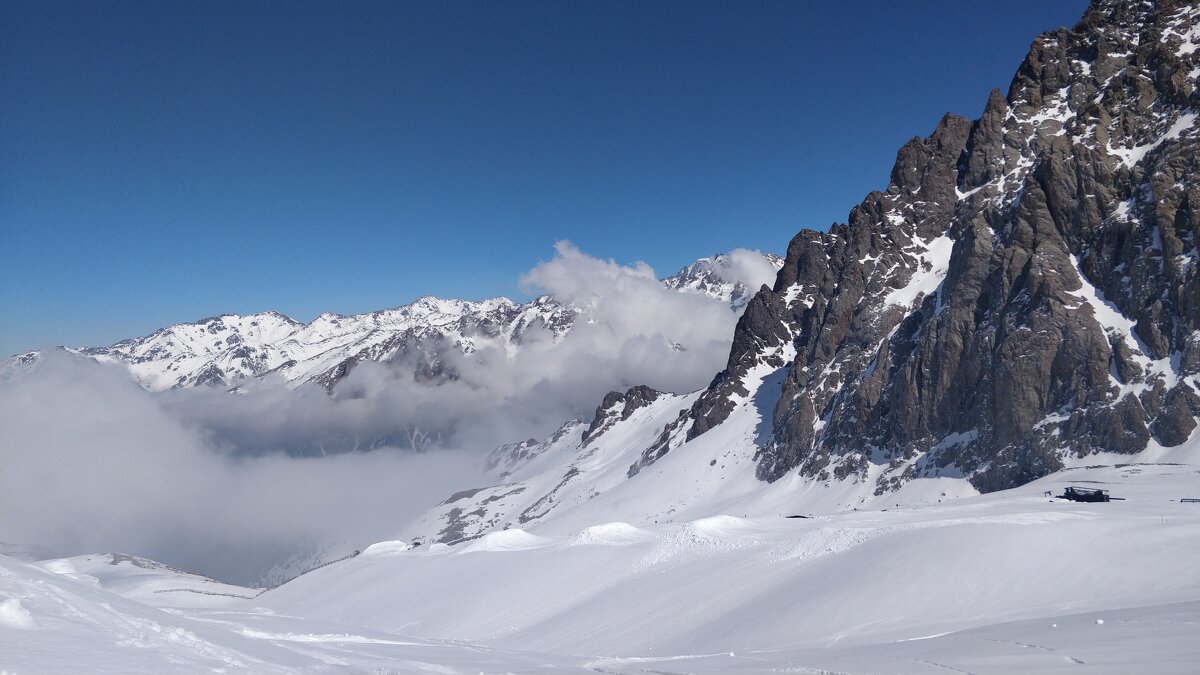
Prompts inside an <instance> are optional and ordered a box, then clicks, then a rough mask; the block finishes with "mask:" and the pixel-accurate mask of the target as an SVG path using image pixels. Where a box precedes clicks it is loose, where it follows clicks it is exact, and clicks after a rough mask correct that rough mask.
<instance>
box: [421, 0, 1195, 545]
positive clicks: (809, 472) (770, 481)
mask: <svg viewBox="0 0 1200 675" xmlns="http://www.w3.org/2000/svg"><path fill="white" fill-rule="evenodd" d="M1198 25H1200V7H1198V6H1197V5H1196V4H1195V3H1182V4H1172V3H1163V4H1161V5H1155V4H1153V3H1143V4H1137V5H1132V4H1128V3H1122V2H1096V3H1095V4H1093V6H1092V7H1091V9H1089V10H1088V12H1087V14H1086V15H1085V17H1084V18H1083V20H1082V21H1081V22H1080V23H1079V25H1077V26H1076V27H1075V29H1074V30H1070V31H1068V30H1065V29H1064V30H1060V31H1056V32H1054V33H1047V34H1045V35H1042V36H1040V37H1039V38H1037V40H1036V41H1035V42H1034V44H1033V47H1032V48H1031V50H1030V53H1029V56H1028V57H1027V58H1026V59H1025V61H1024V63H1023V64H1022V65H1021V67H1020V69H1019V70H1018V72H1017V75H1016V76H1015V78H1014V80H1013V83H1012V86H1011V87H1010V91H1009V93H1008V95H1007V97H1006V96H1003V95H1001V94H1000V92H998V91H994V92H992V94H991V96H990V97H989V98H988V100H987V103H986V106H985V108H984V113H983V116H982V117H981V118H980V119H978V120H976V121H974V122H971V121H968V120H965V119H962V118H959V117H955V116H952V115H947V116H946V117H945V118H944V119H943V120H942V121H941V122H940V123H939V124H938V126H937V128H936V129H935V131H934V133H933V134H932V135H931V136H929V137H928V138H923V139H922V138H917V139H913V140H912V141H910V142H909V143H907V144H906V145H905V146H904V147H903V148H902V149H901V150H900V152H899V153H898V156H897V160H896V165H895V167H894V168H893V170H892V174H891V182H890V184H889V185H888V187H887V189H886V190H885V191H883V192H874V193H872V194H870V195H869V196H868V197H867V198H866V199H865V200H864V201H863V202H862V203H861V204H860V205H858V206H856V207H855V208H854V209H853V210H852V211H851V213H850V218H849V222H848V224H843V225H836V226H835V227H833V228H832V229H831V230H830V231H829V232H814V231H809V230H805V231H802V232H800V233H799V234H798V235H796V237H795V238H794V239H793V240H792V242H791V245H790V246H789V248H788V255H787V258H786V260H785V262H784V265H783V267H782V269H781V271H780V272H779V275H778V277H777V279H776V281H775V284H774V287H773V288H765V287H764V288H763V289H762V290H760V291H759V292H758V293H757V294H756V295H755V296H754V298H753V299H752V300H750V302H749V304H748V305H747V308H746V310H745V312H744V314H743V315H742V317H741V319H740V320H739V322H738V325H737V329H736V332H735V335H734V340H733V347H732V349H731V352H730V356H729V360H728V364H727V366H726V368H725V369H724V370H723V371H722V372H720V373H718V374H717V376H716V377H715V378H714V379H713V380H712V383H711V384H710V386H709V387H708V388H706V389H705V390H703V391H700V392H696V393H694V394H691V395H687V396H677V395H674V394H666V393H661V392H653V391H651V390H647V389H645V388H635V389H631V390H629V391H627V392H614V393H613V394H610V395H609V397H608V398H606V399H605V400H604V402H603V403H602V404H601V406H600V408H599V409H598V410H597V413H596V418H595V420H594V421H593V422H592V423H591V424H590V426H589V427H588V429H587V430H586V431H584V430H583V426H582V425H581V424H578V423H570V424H569V425H568V426H567V427H564V429H563V431H562V432H560V434H557V435H556V436H555V437H554V438H551V439H550V440H548V441H546V442H544V443H537V442H527V443H524V444H519V445H516V446H508V447H505V448H501V449H499V450H498V451H497V454H496V455H494V456H493V457H492V458H491V460H490V464H491V465H492V466H494V467H496V468H497V469H498V470H499V473H498V474H496V475H495V478H496V481H497V484H496V485H493V486H489V487H486V488H484V489H481V490H479V491H477V492H474V493H460V494H459V495H455V496H454V497H452V498H451V499H450V500H447V501H446V502H445V503H443V504H442V505H440V506H438V507H437V508H435V509H433V510H432V511H431V512H429V513H428V514H426V516H425V517H424V518H422V519H421V521H420V522H418V523H417V524H416V525H415V526H414V527H413V528H411V529H410V530H408V531H407V532H405V535H406V536H408V537H410V538H413V539H414V540H420V541H426V542H428V541H441V542H449V541H457V540H461V539H467V538H471V537H478V536H482V535H484V534H486V533H488V532H490V531H494V530H499V529H504V528H512V527H529V526H531V524H533V523H543V524H545V525H544V526H545V527H551V528H554V527H566V528H573V527H581V526H586V525H588V524H594V523H595V522H600V521H603V520H621V521H628V522H633V523H635V524H646V523H652V522H657V521H659V520H663V519H672V520H673V519H680V518H683V519H689V518H699V517H704V516H706V515H711V514H714V513H739V514H750V515H760V516H761V515H766V514H777V513H783V512H786V511H789V510H792V509H805V510H811V511H815V512H826V511H830V510H840V509H846V508H854V507H856V506H860V505H863V504H866V503H869V502H871V501H873V500H881V499H882V500H886V501H888V502H892V503H928V502H930V501H931V500H934V501H936V500H937V499H943V498H948V497H956V496H963V495H966V494H973V493H975V492H976V491H989V490H995V489H1001V488H1008V487H1013V486H1017V485H1021V484H1023V483H1026V482H1028V481H1030V480H1033V479H1035V478H1038V477H1040V476H1044V475H1046V474H1049V473H1051V472H1053V471H1055V470H1058V469H1062V468H1064V467H1071V466H1079V465H1081V464H1086V463H1096V462H1102V461H1110V462H1120V461H1131V460H1132V459H1134V458H1142V459H1147V458H1149V459H1152V460H1155V461H1157V460H1161V459H1162V458H1166V457H1177V458H1179V459H1181V461H1189V462H1191V461H1196V460H1197V459H1200V458H1197V457H1194V456H1193V455H1192V454H1189V452H1191V451H1184V450H1182V448H1186V447H1191V448H1193V449H1194V448H1195V447H1196V443H1195V439H1196V438H1197V437H1198V436H1200V425H1198V421H1200V267H1198V266H1197V265H1196V260H1197V256H1198V255H1200V253H1198V249H1197V245H1198V244H1200V208H1198V207H1197V205H1200V182H1197V180H1196V177H1197V176H1200V125H1197V113H1196V110H1198V109H1200V82H1198V81H1197V77H1198V76H1200V49H1198V48H1197V44H1198V43H1200V29H1197V28H1196V26H1198ZM1189 439H1191V440H1192V442H1191V443H1190V444H1189ZM1193 454H1194V453H1193ZM552 523H561V525H559V524H552Z"/></svg>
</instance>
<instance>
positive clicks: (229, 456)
mask: <svg viewBox="0 0 1200 675" xmlns="http://www.w3.org/2000/svg"><path fill="white" fill-rule="evenodd" d="M756 260H757V261H759V262H761V257H758V256H757V254H751V253H750V252H747V253H746V254H745V255H742V256H739V257H737V258H735V259H734V261H735V263H736V264H737V265H740V266H742V267H743V268H744V270H743V271H742V272H740V273H742V274H744V275H745V281H746V282H747V283H748V285H749V286H750V288H755V287H756V285H752V284H756V283H757V282H761V281H762V280H763V279H764V278H768V277H769V276H770V275H772V274H773V272H774V271H773V268H772V269H770V270H769V271H768V270H766V269H765V268H764V267H763V266H762V265H759V264H758V262H756ZM766 265H767V266H768V267H769V263H766ZM768 280H769V279H768ZM522 284H523V286H524V288H526V289H528V290H529V291H530V292H540V293H547V294H551V295H554V296H555V297H556V298H558V299H560V300H562V301H564V302H568V303H571V304H573V305H576V306H578V307H581V308H583V310H584V312H585V316H584V318H583V319H581V320H579V321H577V322H576V324H575V326H574V328H573V329H572V331H571V332H570V333H569V334H568V335H567V337H565V338H563V339H561V340H557V341H556V340H555V339H553V336H552V335H551V334H550V333H549V332H546V333H544V334H536V333H535V334H531V335H530V336H529V337H528V338H527V339H526V341H525V342H524V343H523V344H522V345H521V348H520V349H519V350H517V351H516V352H515V353H508V352H506V351H505V350H503V349H499V348H493V347H484V348H481V349H479V350H478V351H476V352H473V353H471V354H467V355H463V354H461V353H459V352H457V351H455V350H447V351H445V352H444V353H442V354H441V355H440V357H441V358H442V359H444V360H445V361H446V363H447V365H448V366H449V367H450V369H451V370H452V371H453V372H455V373H457V377H456V378H455V379H450V380H448V381H445V382H442V383H440V384H438V385H436V386H434V385H430V384H428V383H421V382H417V381H415V380H414V378H413V377H412V372H413V371H412V364H410V363H393V364H378V363H373V362H368V363H363V364H361V365H360V366H359V367H357V368H355V369H354V371H353V372H352V373H351V374H350V376H349V377H348V378H346V380H344V381H343V382H342V383H340V384H339V386H338V388H337V390H336V391H335V394H334V395H333V396H330V395H329V394H328V393H326V392H325V391H324V390H323V389H320V388H318V387H315V386H302V387H300V388H298V389H292V388H288V387H286V386H285V385H284V384H283V383H282V382H280V381H273V380H270V379H266V380H262V381H256V382H254V383H251V384H250V385H248V386H246V387H244V388H243V390H242V392H241V393H240V394H230V393H227V392H224V391H220V390H216V389H194V390H176V391H170V392H164V393H161V394H152V393H149V392H146V391H145V390H143V389H141V388H140V387H138V386H136V385H135V384H134V383H132V382H131V380H130V378H129V376H128V374H127V373H126V372H125V371H124V370H123V369H121V368H119V367H117V366H109V365H100V364H96V363H93V362H90V361H86V360H83V359H79V358H75V357H71V356H69V355H65V354H57V355H56V354H47V355H46V357H45V358H43V359H42V360H41V362H40V363H39V364H38V365H37V367H36V368H35V369H34V370H33V371H30V372H27V373H24V374H23V375H17V376H14V377H10V378H9V379H8V380H6V381H4V382H2V383H0V541H3V542H6V543H9V544H20V545H25V546H42V547H46V548H48V549H50V550H51V551H54V552H55V553H56V554H60V555H66V554H78V553H86V552H102V551H121V552H126V553H133V554H138V555H144V556H147V557H150V558H155V559H160V560H164V561H166V562H171V563H174V564H177V565H181V566H184V567H189V568H192V569H197V570H199V571H202V572H205V573H208V574H211V575H214V576H218V577H220V578H225V579H229V580H233V581H239V582H243V583H244V582H252V581H255V580H257V578H258V576H259V575H261V574H262V573H264V572H265V571H266V570H267V569H269V568H270V567H271V566H272V565H274V564H275V563H278V562H279V561H280V560H282V559H284V558H286V557H287V556H289V555H293V554H296V553H297V552H301V551H305V550H314V549H316V550H319V549H321V548H322V547H326V546H329V545H331V544H335V543H346V542H352V543H356V544H361V543H369V542H371V541H375V540H378V539H383V538H388V537H389V536H394V533H395V532H397V531H398V530H400V529H401V527H402V526H403V525H404V524H406V523H407V522H408V521H410V520H411V519H412V518H414V517H415V516H417V515H419V513H420V512H422V511H423V510H424V509H425V508H427V507H429V506H430V505H432V504H435V503H437V502H438V501H440V500H441V499H442V498H443V497H444V496H445V495H446V494H448V493H450V492H452V491H454V490H457V489H462V488H465V487H473V486H477V485H479V484H480V483H481V482H482V481H484V480H485V477H483V476H482V475H480V473H479V470H478V465H479V461H478V460H479V458H480V453H481V452H483V451H486V450H489V449H491V448H494V447H495V446H496V445H498V444H500V443H504V442H508V441H512V440H516V439H523V438H526V437H530V436H543V435H545V434H547V433H549V432H551V431H553V429H555V428H556V427H557V426H558V425H559V424H561V423H562V422H564V421H566V420H567V419H571V418H590V416H591V414H592V412H593V411H594V409H595V406H596V405H597V403H598V402H599V400H600V398H601V397H602V396H603V394H604V393H605V392H607V391H609V390H612V389H623V388H626V387H629V386H633V385H635V384H648V385H650V386H653V387H656V388H659V389H665V390H673V391H690V390H694V389H697V388H699V387H702V386H704V385H705V384H706V383H707V382H708V381H709V380H710V379H711V377H712V376H713V375H714V374H715V373H716V371H718V370H719V369H720V368H721V367H723V366H724V363H725V360H726V358H727V356H728V345H729V342H730V339H731V337H732V332H733V327H734V324H735V323H736V319H737V317H736V315H735V314H734V313H733V312H731V311H730V309H729V308H728V306H727V305H726V304H724V303H722V302H720V301H715V300H713V299H711V298H707V297H704V296H700V295H697V294H687V293H679V292H676V291H672V290H669V289H667V288H665V287H664V286H663V285H662V284H661V283H659V282H658V281H657V279H656V277H655V274H654V271H653V270H651V269H650V268H649V267H648V266H646V265H645V264H643V263H638V264H635V265H620V264H617V263H615V262H613V261H611V260H600V259H596V258H593V257H590V256H588V255H586V254H584V253H582V252H580V251H579V250H578V249H576V248H575V247H573V246H571V245H570V244H567V243H560V244H558V245H557V247H556V255H555V256H554V258H553V259H551V260H549V261H546V262H544V263H541V264H539V265H538V266H536V267H535V268H534V269H532V270H531V271H530V272H529V273H528V274H526V275H525V276H524V277H523V278H522ZM414 446H415V447H417V448H419V449H424V450H426V451H425V452H414V451H413V450H412V447H414ZM353 449H357V450H359V451H358V452H347V450H353ZM335 450H336V452H334V451H335Z"/></svg>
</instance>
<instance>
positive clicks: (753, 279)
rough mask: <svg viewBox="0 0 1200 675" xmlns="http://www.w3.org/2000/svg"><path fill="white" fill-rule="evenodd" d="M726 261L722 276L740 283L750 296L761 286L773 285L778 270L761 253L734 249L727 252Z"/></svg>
mask: <svg viewBox="0 0 1200 675" xmlns="http://www.w3.org/2000/svg"><path fill="white" fill-rule="evenodd" d="M726 260H727V261H728V262H727V264H726V270H724V271H723V272H722V276H723V277H724V278H726V279H730V280H736V281H740V282H742V284H744V285H745V286H746V289H747V290H748V291H749V292H750V294H751V295H753V294H754V293H755V292H757V291H758V289H759V287H761V286H762V285H764V284H766V285H767V286H771V285H772V284H774V283H775V276H776V274H778V270H776V269H775V266H774V265H772V264H771V261H770V260H767V258H766V256H764V255H763V254H762V252H761V251H755V250H753V249H748V248H735V249H733V250H732V251H730V252H729V255H728V256H727V258H726Z"/></svg>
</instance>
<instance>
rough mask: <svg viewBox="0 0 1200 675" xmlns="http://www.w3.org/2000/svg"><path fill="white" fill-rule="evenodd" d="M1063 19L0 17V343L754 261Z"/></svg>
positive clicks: (59, 7)
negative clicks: (534, 279) (736, 254)
mask: <svg viewBox="0 0 1200 675" xmlns="http://www.w3.org/2000/svg"><path fill="white" fill-rule="evenodd" d="M1085 6H1086V3H1085V2H1083V1H1082V0H1062V1H1056V2H1044V1H1042V0H1037V1H1034V0H1021V1H1013V2H1009V1H1005V2H986V3H980V2H950V1H941V0H939V1H929V2H918V3H894V2H892V3H885V2H878V3H875V2H873V3H847V2H836V3H817V2H800V1H797V2H753V3H744V2H686V3H684V2H679V3H667V2H613V1H605V2H559V1H553V2H480V3H462V2H437V3H415V2H384V3H372V2H362V3H305V2H300V3H292V2H289V3H275V2H252V3H246V2H204V3H195V2H193V3H175V2H153V3H138V2H120V3H116V2H108V3H77V2H71V3H57V2H42V1H38V2H6V3H3V4H2V5H0V91H2V92H3V95H0V352H2V353H4V354H11V353H14V352H17V351H21V350H25V349H29V348H35V347H41V346H46V345H52V344H71V345H95V344H106V343H109V342H113V341H115V340H118V339H120V338H124V337H130V336H134V335H140V334H144V333H147V332H150V331H152V330H153V329H155V328H157V327H159V326H162V325H165V324H169V323H175V322H180V321H190V320H196V319H199V318H201V317H204V316H208V315H212V314H218V313H222V312H241V313H248V312H254V311H262V310H267V309H275V310H278V311H282V312H284V313H286V314H289V315H291V316H293V317H294V318H297V319H302V320H308V319H311V318H312V317H314V316H315V315H317V314H318V313H320V312H322V311H326V310H329V311H335V312H339V313H344V314H348V313H354V312H361V311H369V310H372V309H380V308H383V307H389V306H395V305H399V304H403V303H406V302H408V301H411V300H412V299H414V298H416V297H419V296H421V295H426V294H432V295H440V296H443V297H466V298H483V297H491V296H495V295H510V296H514V297H520V295H521V294H520V291H519V290H518V287H517V280H518V278H519V277H520V275H521V274H522V273H523V272H524V271H526V270H528V269H529V268H531V267H532V266H533V265H535V264H536V263H537V262H538V261H539V260H544V259H547V258H549V257H551V256H552V254H553V249H552V245H553V243H554V242H555V241H556V240H559V239H569V240H571V241H572V242H574V243H575V244H576V245H578V246H579V247H580V248H582V249H583V250H584V251H585V252H587V253H590V254H592V255H596V256H601V257H612V258H615V259H617V260H618V261H621V262H632V261H635V260H644V261H646V262H648V263H650V264H651V265H652V266H654V268H655V269H656V270H657V271H658V272H660V274H666V273H670V272H672V271H674V270H675V269H677V268H678V267H680V266H681V265H683V264H686V263H687V262H690V261H691V260H693V259H695V258H697V257H700V256H703V255H709V254H711V253H713V252H716V251H724V250H729V249H732V248H735V247H748V248H759V249H762V250H770V251H776V252H782V251H783V249H784V248H785V246H786V244H787V241H788V239H790V238H791V236H792V235H793V234H794V233H795V232H796V231H797V230H799V229H801V228H803V227H814V228H819V229H823V228H825V227H828V225H829V224H830V223H831V222H833V221H835V220H836V221H840V220H843V219H844V218H845V216H846V214H847V213H848V211H849V209H850V207H851V206H853V205H854V204H856V203H857V202H858V201H859V200H860V199H861V198H862V197H863V196H864V195H865V194H866V193H867V192H868V191H870V190H872V189H877V188H881V187H883V186H884V185H885V184H886V181H887V175H888V171H889V169H890V167H891V164H892V161H893V160H894V158H895V153H896V150H897V149H898V148H899V146H900V145H901V144H902V143H903V142H904V141H905V140H907V139H909V138H911V137H912V136H914V135H918V134H920V135H923V134H927V133H929V132H930V131H931V130H932V129H933V127H934V125H935V124H936V122H937V120H938V118H939V117H940V116H941V115H942V114H943V113H945V112H947V111H950V112H955V113H959V114H962V115H966V116H968V117H972V118H973V117H975V116H977V115H978V113H979V111H980V110H981V109H982V106H983V103H984V101H985V100H986V97H987V93H988V91H989V90H990V89H991V88H993V87H1000V88H1001V89H1006V88H1007V85H1008V82H1009V80H1010V79H1011V77H1012V74H1013V72H1014V71H1015V69H1016V67H1017V65H1018V64H1019V62H1020V60H1021V58H1022V57H1023V56H1024V55H1025V53H1026V52H1027V50H1028V46H1029V43H1030V41H1031V40H1032V39H1033V37H1034V36H1035V35H1037V33H1039V32H1041V31H1042V30H1047V29H1053V28H1056V27H1058V26H1062V25H1067V26H1070V25H1072V24H1074V22H1075V21H1076V20H1077V19H1078V18H1079V16H1080V15H1082V13H1083V10H1084V8H1085Z"/></svg>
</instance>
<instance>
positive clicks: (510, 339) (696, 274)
mask: <svg viewBox="0 0 1200 675" xmlns="http://www.w3.org/2000/svg"><path fill="white" fill-rule="evenodd" d="M756 255H760V256H761V259H762V262H763V264H767V265H771V266H773V267H774V268H775V269H778V267H779V265H781V264H782V262H783V259H782V258H781V257H780V256H777V255H774V254H770V253H767V254H756ZM734 267H735V265H734V263H733V257H732V256H731V255H730V254H716V255H714V256H711V257H706V258H700V259H699V260H697V261H696V262H694V263H692V264H690V265H687V266H684V267H683V268H681V269H680V270H679V271H678V272H676V273H675V274H673V275H671V276H668V277H665V278H664V279H662V280H661V282H662V283H663V285H664V286H666V287H667V288H670V289H672V290H676V291H679V292H685V293H696V294H700V295H704V296H707V297H710V298H712V299H714V300H718V301H721V302H725V303H728V304H729V305H730V307H731V309H733V310H734V311H738V310H740V308H741V307H743V306H744V305H745V302H746V301H748V299H749V295H750V293H749V290H748V289H746V287H745V285H744V284H743V283H742V282H741V281H738V280H737V278H736V276H733V274H734V273H735V269H734ZM584 311H585V308H581V307H574V306H571V305H568V304H564V303H562V302H559V301H557V300H556V299H555V298H553V297H552V296H549V295H542V296H539V297H537V298H535V299H533V300H530V301H528V302H523V303H522V302H517V301H515V300H511V299H509V298H506V297H502V296H498V297H495V298H490V299H486V300H479V301H471V300H458V299H445V298H438V297H435V296H423V297H421V298H419V299H417V300H415V301H413V302H412V303H409V304H406V305H400V306H397V307H392V308H388V309H383V310H378V311H374V312H366V313H363V314H355V315H340V314H334V313H332V312H325V313H322V314H321V315H319V316H318V317H316V318H315V319H313V321H311V322H308V323H304V322H300V321H297V320H295V319H292V318H291V317H288V316H287V315H285V314H282V313H280V312H277V311H265V312H259V313H255V314H247V315H241V314H234V313H228V314H220V315H216V316H211V317H206V318H204V319H201V320H199V321H196V322H191V323H182V324H173V325H170V326H165V327H163V328H160V329H158V330H156V331H154V332H153V333H150V334H149V335H145V336H141V337H135V338H129V339H126V340H121V341H119V342H117V343H114V344H112V345H109V346H107V347H85V348H70V347H63V348H62V349H64V350H66V351H68V352H70V353H73V354H76V355H79V356H84V357H87V358H92V359H95V360H97V361H102V362H109V363H119V364H122V365H124V366H125V367H127V368H128V369H129V370H130V372H131V373H132V374H133V376H134V378H135V379H136V380H137V381H138V382H139V383H140V384H141V385H142V386H144V387H145V388H147V389H150V390H154V391H160V390H164V389H170V388H178V387H195V386H219V387H224V388H236V387H237V386H239V385H241V384H244V383H245V382H248V381H250V380H252V379H254V378H261V377H266V376H278V377H281V378H282V379H283V380H284V381H285V382H287V383H288V384H289V385H290V386H293V387H294V386H299V385H300V384H302V383H312V384H317V385H319V386H322V387H324V388H325V389H326V390H329V391H332V390H333V389H334V388H335V387H336V386H337V384H338V383H339V382H340V381H342V380H343V379H344V378H345V377H346V376H347V375H348V374H349V373H350V371H351V370H353V368H354V367H355V366H356V365H358V364H359V363H361V362H363V361H365V360H372V361H393V360H399V359H410V360H411V361H412V367H413V372H414V377H416V378H417V379H418V380H423V381H430V382H436V381H438V380H440V379H442V378H446V377H450V378H453V377H454V376H455V373H454V372H453V371H452V370H451V369H449V368H446V367H445V364H444V363H443V360H442V359H441V358H440V351H441V350H442V349H445V348H447V347H450V348H453V349H456V350H458V351H459V352H461V353H463V354H470V353H471V352H473V351H474V350H475V349H476V348H477V346H479V345H483V344H492V345H499V346H500V347H502V348H503V349H504V350H505V351H509V350H513V349H517V348H519V346H520V344H521V343H522V341H524V340H527V339H551V340H559V339H561V338H562V337H563V336H564V335H566V334H567V333H568V332H569V331H570V330H571V327H572V326H573V324H574V322H575V321H576V320H577V319H578V318H579V316H580V315H581V313H582V312H584ZM39 355H40V352H36V351H35V352H25V353H23V354H18V355H15V356H13V357H11V358H10V359H7V360H6V361H7V362H8V363H9V364H10V365H9V367H12V365H14V364H15V365H19V364H23V363H25V364H27V363H31V362H34V361H36V360H37V359H38V358H39Z"/></svg>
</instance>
